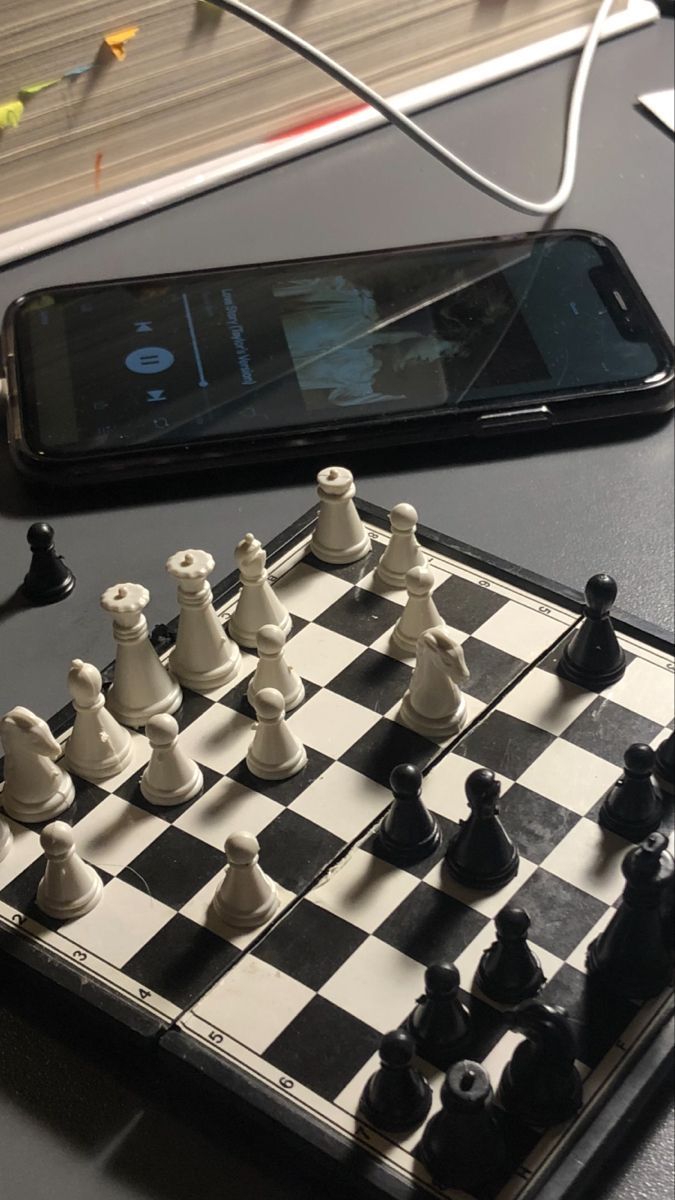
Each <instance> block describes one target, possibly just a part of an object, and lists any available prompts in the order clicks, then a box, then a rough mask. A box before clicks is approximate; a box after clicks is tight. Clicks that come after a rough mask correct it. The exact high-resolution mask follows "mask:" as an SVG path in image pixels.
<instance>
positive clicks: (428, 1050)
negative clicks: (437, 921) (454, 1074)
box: [406, 963, 469, 1067]
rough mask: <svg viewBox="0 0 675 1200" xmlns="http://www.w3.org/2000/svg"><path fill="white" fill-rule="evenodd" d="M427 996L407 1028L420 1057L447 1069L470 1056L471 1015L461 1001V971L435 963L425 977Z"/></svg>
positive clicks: (420, 999)
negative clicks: (466, 1054) (452, 1063)
mask: <svg viewBox="0 0 675 1200" xmlns="http://www.w3.org/2000/svg"><path fill="white" fill-rule="evenodd" d="M424 988H425V992H424V995H423V996H420V998H419V1000H418V1001H417V1004H416V1006H415V1008H414V1009H413V1011H412V1012H411V1014H410V1016H409V1017H408V1020H407V1021H406V1026H407V1028H408V1030H409V1031H410V1033H411V1034H412V1036H413V1038H414V1039H415V1045H416V1047H417V1053H418V1054H419V1055H420V1056H421V1057H422V1058H425V1059H426V1060H427V1062H432V1063H434V1064H435V1065H436V1066H439V1067H447V1066H448V1064H449V1063H451V1062H455V1060H456V1059H458V1058H461V1057H462V1055H463V1054H465V1053H466V1050H467V1045H468V1041H469V1014H468V1012H467V1010H466V1008H465V1007H464V1005H463V1004H462V1002H461V1000H460V998H459V994H458V993H459V971H458V970H457V967H455V966H454V965H453V964H451V963H435V964H434V965H433V966H431V967H427V970H426V971H425V973H424Z"/></svg>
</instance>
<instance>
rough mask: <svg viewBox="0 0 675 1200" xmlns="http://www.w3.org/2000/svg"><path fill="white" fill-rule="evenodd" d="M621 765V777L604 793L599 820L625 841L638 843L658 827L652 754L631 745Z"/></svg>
mask: <svg viewBox="0 0 675 1200" xmlns="http://www.w3.org/2000/svg"><path fill="white" fill-rule="evenodd" d="M623 762H624V771H623V775H622V776H621V778H620V779H618V780H617V782H616V783H615V784H614V785H613V787H611V788H610V789H609V791H608V792H607V795H606V796H605V799H604V800H603V802H602V807H601V809H600V812H599V814H598V821H599V823H600V824H601V825H602V827H603V829H609V830H611V832H612V833H618V834H619V836H620V837H622V838H625V839H626V841H628V842H641V841H642V840H643V839H644V838H646V837H647V835H648V834H649V833H653V832H654V830H655V829H658V827H659V825H660V824H661V815H662V805H661V798H660V796H659V794H658V792H657V791H656V788H655V787H654V785H653V783H652V779H651V777H652V772H653V770H654V751H653V750H652V748H651V746H645V745H643V744H642V743H641V742H634V743H633V745H632V746H629V747H628V749H627V750H626V753H625V755H624V759H623Z"/></svg>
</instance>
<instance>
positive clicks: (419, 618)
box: [391, 566, 443, 654]
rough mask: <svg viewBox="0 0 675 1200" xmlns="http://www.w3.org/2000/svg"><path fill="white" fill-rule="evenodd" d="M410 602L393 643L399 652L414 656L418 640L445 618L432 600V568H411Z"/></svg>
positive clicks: (398, 622) (397, 625) (396, 627)
mask: <svg viewBox="0 0 675 1200" xmlns="http://www.w3.org/2000/svg"><path fill="white" fill-rule="evenodd" d="M405 586H406V588H407V590H408V602H407V604H406V606H405V608H404V609H403V612H402V613H401V615H400V617H399V619H398V621H397V622H396V624H395V626H394V629H393V632H392V635H391V636H392V641H393V642H394V643H395V644H396V645H397V646H398V648H399V650H404V651H405V652H406V654H412V653H413V652H414V650H415V647H416V645H417V639H418V637H419V636H420V634H421V633H424V631H425V629H433V628H434V627H435V626H437V625H442V624H443V618H442V616H441V614H440V613H439V611H438V609H437V608H436V605H435V604H434V602H433V600H432V598H431V591H432V588H433V586H434V575H433V571H432V570H431V567H429V566H423V567H411V569H410V570H409V571H408V572H407V574H406V577H405Z"/></svg>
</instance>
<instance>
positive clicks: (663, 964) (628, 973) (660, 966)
mask: <svg viewBox="0 0 675 1200" xmlns="http://www.w3.org/2000/svg"><path fill="white" fill-rule="evenodd" d="M667 845H668V839H667V837H666V835H665V834H664V833H650V835H649V837H647V838H645V840H644V842H642V844H641V845H640V846H635V847H634V849H632V850H629V851H628V853H627V855H626V857H625V858H624V860H623V863H622V868H621V869H622V871H623V873H624V875H625V877H626V886H625V888H624V892H623V898H622V901H621V904H620V905H619V908H618V909H617V911H616V912H615V914H614V916H613V917H612V919H611V921H610V923H609V925H608V926H607V928H606V929H604V930H603V932H602V933H601V934H599V936H598V937H597V938H595V940H594V941H593V942H591V944H590V946H589V947H588V952H587V954H586V966H587V968H588V974H589V976H590V978H591V979H595V980H596V981H597V982H599V983H601V984H602V985H603V987H605V988H607V990H608V991H611V992H614V993H615V994H616V995H618V996H623V997H625V998H626V999H629V1000H648V999H649V998H650V997H651V996H657V995H658V994H659V992H660V991H661V990H662V989H663V988H664V987H666V985H667V984H668V982H669V979H670V974H671V961H670V948H669V946H668V940H667V936H666V931H665V929H664V919H663V914H664V909H665V908H667V906H668V903H669V901H670V896H671V894H672V887H673V876H674V874H675V863H674V862H673V859H672V855H670V854H669V853H668V850H667V849H666V847H667Z"/></svg>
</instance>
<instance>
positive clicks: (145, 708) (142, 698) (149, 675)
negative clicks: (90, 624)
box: [101, 583, 183, 729]
mask: <svg viewBox="0 0 675 1200" xmlns="http://www.w3.org/2000/svg"><path fill="white" fill-rule="evenodd" d="M149 599H150V593H149V591H148V590H147V588H144V587H143V586H142V584H140V583H117V584H115V586H114V587H110V588H107V590H106V591H105V592H104V593H103V595H102V596H101V607H102V608H104V609H105V610H106V612H109V613H111V614H112V618H113V637H114V638H115V641H116V643H117V656H116V658H115V675H114V678H113V683H112V687H111V688H110V691H109V692H108V695H107V697H106V704H107V705H108V708H109V709H110V711H111V713H112V714H113V716H115V717H117V719H118V720H119V721H121V722H122V724H123V725H131V726H132V727H133V728H136V729H139V728H140V727H141V726H143V725H145V723H146V721H147V720H148V718H149V717H154V716H155V714H156V713H160V712H168V713H172V712H175V711H176V709H177V708H180V704H181V701H182V699H183V693H182V692H181V689H180V685H179V684H178V682H177V681H176V680H175V679H173V678H172V676H171V675H170V674H169V672H168V671H167V669H166V667H164V666H163V665H162V663H161V662H160V661H159V658H158V657H157V654H156V653H155V650H154V647H153V646H152V644H151V642H150V638H149V637H148V623H147V621H146V619H145V617H144V616H143V609H144V608H145V606H146V604H147V603H148V601H149Z"/></svg>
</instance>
